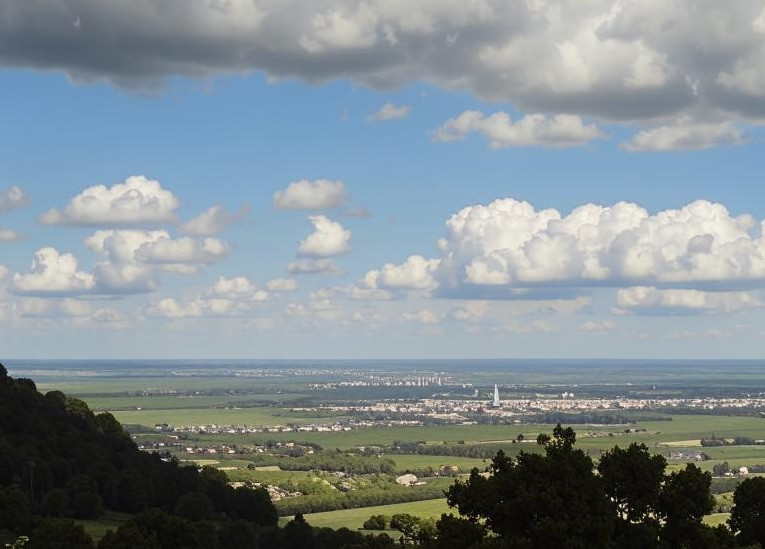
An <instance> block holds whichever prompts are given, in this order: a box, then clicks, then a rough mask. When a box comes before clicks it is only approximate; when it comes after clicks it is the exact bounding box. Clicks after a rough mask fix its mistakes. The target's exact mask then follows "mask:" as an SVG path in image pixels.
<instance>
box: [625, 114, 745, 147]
mask: <svg viewBox="0 0 765 549" xmlns="http://www.w3.org/2000/svg"><path fill="white" fill-rule="evenodd" d="M744 141H745V138H744V136H743V134H742V132H741V130H740V129H739V128H738V127H737V126H736V125H735V124H733V123H731V122H721V123H718V124H713V123H706V124H704V123H688V122H687V121H685V122H684V123H680V124H677V125H673V126H660V127H657V128H651V129H648V130H643V131H641V132H638V133H637V134H636V135H635V136H634V137H633V138H632V139H631V140H630V141H628V142H626V143H622V145H621V147H622V148H623V149H625V150H627V151H631V152H640V151H657V152H658V151H683V150H684V151H697V150H702V149H709V148H712V147H719V146H723V145H738V144H741V143H743V142H744Z"/></svg>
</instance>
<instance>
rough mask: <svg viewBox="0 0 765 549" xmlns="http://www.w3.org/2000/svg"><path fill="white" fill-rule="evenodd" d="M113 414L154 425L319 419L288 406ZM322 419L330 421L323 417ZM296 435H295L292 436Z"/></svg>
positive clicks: (254, 423) (300, 422) (269, 423)
mask: <svg viewBox="0 0 765 549" xmlns="http://www.w3.org/2000/svg"><path fill="white" fill-rule="evenodd" d="M112 413H113V415H114V417H115V418H117V420H118V421H119V422H120V423H130V424H137V425H144V426H146V427H154V425H157V424H160V423H167V424H169V425H175V426H184V425H210V424H216V425H251V426H255V427H260V426H275V425H287V424H288V423H290V424H297V425H305V424H309V423H316V422H317V421H318V420H317V419H316V418H312V417H305V415H298V414H291V413H290V410H289V409H288V408H277V407H262V406H261V407H256V408H208V409H204V408H177V409H169V410H124V411H116V410H115V411H113V412H112ZM331 419H332V420H341V419H344V418H343V417H342V416H337V417H332V418H331ZM322 421H327V420H326V419H322ZM294 436H296V435H293V437H294Z"/></svg>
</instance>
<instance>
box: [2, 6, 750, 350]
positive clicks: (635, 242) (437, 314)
mask: <svg viewBox="0 0 765 549" xmlns="http://www.w3.org/2000/svg"><path fill="white" fill-rule="evenodd" d="M0 90H2V92H1V94H0V128H2V131H0V356H2V357H5V358H248V359H257V358H295V359H297V358H483V357H486V358H501V357H508V358H526V357H528V358H589V357H592V358H763V355H764V351H763V345H762V343H763V341H765V328H764V327H763V326H765V322H764V321H765V237H763V220H765V187H764V186H763V176H762V173H763V170H762V158H763V153H765V146H764V145H763V137H764V136H765V132H764V131H763V122H765V1H763V0H738V1H737V2H735V3H727V2H726V3H720V2H717V1H712V0H708V1H707V0H662V1H653V0H651V1H644V0H640V1H638V0H588V1H587V2H582V1H568V0H563V1H561V0H523V1H521V0H519V1H517V2H507V1H495V0H467V1H466V0H422V1H420V2H417V3H412V2H405V1H403V0H367V1H364V2H359V1H355V0H316V1H313V2H310V3H306V2H300V1H297V0H279V1H277V0H162V1H160V0H114V1H111V2H101V1H99V0H50V1H47V2H29V1H28V0H6V1H5V2H4V3H3V6H2V8H0Z"/></svg>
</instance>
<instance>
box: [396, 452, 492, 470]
mask: <svg viewBox="0 0 765 549" xmlns="http://www.w3.org/2000/svg"><path fill="white" fill-rule="evenodd" d="M385 457H386V458H389V459H392V460H393V461H394V462H395V463H396V470H398V471H406V470H410V471H411V470H415V469H425V468H427V467H433V468H434V469H438V468H439V467H440V466H441V465H446V466H450V465H456V466H457V467H459V472H460V473H469V472H470V470H471V469H472V468H473V467H478V469H483V468H484V467H486V466H487V465H489V462H490V460H488V459H487V460H483V459H476V458H465V457H455V456H418V455H408V454H407V455H397V454H388V455H386V456H385Z"/></svg>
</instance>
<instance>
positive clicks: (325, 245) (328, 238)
mask: <svg viewBox="0 0 765 549" xmlns="http://www.w3.org/2000/svg"><path fill="white" fill-rule="evenodd" d="M308 221H310V222H311V224H312V225H313V229H314V231H313V232H312V233H311V234H309V235H308V236H307V237H305V239H303V240H301V241H300V245H299V246H298V253H299V254H300V255H303V256H308V257H330V256H334V255H340V254H344V253H346V252H347V251H348V250H350V247H351V246H350V242H351V231H349V230H348V229H346V228H345V227H343V226H342V225H341V224H340V223H338V222H337V221H332V220H331V219H328V218H327V217H325V216H323V215H312V216H309V217H308Z"/></svg>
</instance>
